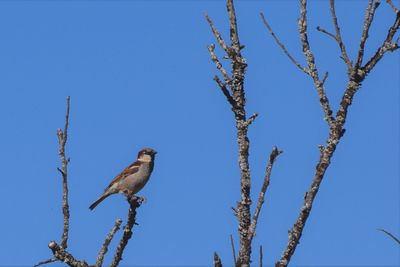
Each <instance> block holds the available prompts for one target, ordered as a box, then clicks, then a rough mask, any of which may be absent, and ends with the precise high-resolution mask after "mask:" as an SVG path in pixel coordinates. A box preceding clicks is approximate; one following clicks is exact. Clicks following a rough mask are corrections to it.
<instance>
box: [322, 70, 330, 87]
mask: <svg viewBox="0 0 400 267" xmlns="http://www.w3.org/2000/svg"><path fill="white" fill-rule="evenodd" d="M328 76H329V73H328V72H325V74H324V78H322V85H324V84H325V82H326V79H328Z"/></svg>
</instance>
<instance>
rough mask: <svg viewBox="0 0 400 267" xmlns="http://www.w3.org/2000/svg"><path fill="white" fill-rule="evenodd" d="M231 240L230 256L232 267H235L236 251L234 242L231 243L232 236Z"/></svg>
mask: <svg viewBox="0 0 400 267" xmlns="http://www.w3.org/2000/svg"><path fill="white" fill-rule="evenodd" d="M230 239H231V248H232V256H233V266H236V262H237V261H236V250H235V242H233V236H232V235H230Z"/></svg>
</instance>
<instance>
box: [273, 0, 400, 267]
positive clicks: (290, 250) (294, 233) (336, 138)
mask: <svg viewBox="0 0 400 267" xmlns="http://www.w3.org/2000/svg"><path fill="white" fill-rule="evenodd" d="M300 4H301V8H300V13H301V18H300V20H299V32H300V36H301V40H302V44H303V51H304V54H305V56H306V58H307V62H308V65H309V69H310V76H311V77H312V78H313V79H314V85H315V87H316V88H317V91H318V92H319V94H320V95H321V93H323V95H324V92H323V91H321V90H319V89H318V86H320V84H319V83H318V80H319V79H318V76H314V77H313V73H314V71H313V69H314V68H315V70H316V67H315V66H314V67H313V66H312V65H313V64H314V63H313V61H314V58H313V55H312V53H311V50H310V48H309V44H308V40H307V35H306V30H307V28H306V25H307V20H306V11H307V8H306V5H307V1H306V0H300ZM333 4H334V3H332V2H331V7H332V6H333ZM377 7H378V3H377V2H376V1H375V0H370V2H369V7H368V8H367V14H366V16H365V21H364V30H363V34H362V40H361V43H360V48H359V49H360V50H359V51H358V56H357V62H359V64H361V62H362V57H363V49H364V46H365V42H366V40H367V38H368V30H369V28H370V26H371V23H372V20H373V15H374V13H375V10H376V8H377ZM332 12H333V14H332V16H333V17H335V16H336V15H335V13H334V10H333V11H332ZM398 20H399V14H398V13H397V14H396V20H395V23H394V24H393V26H392V27H391V28H390V29H389V32H388V36H387V38H386V40H385V43H384V45H385V44H386V45H387V44H388V43H391V41H392V38H393V36H394V34H395V33H396V32H397V30H398V28H399V21H398ZM336 23H337V22H335V21H334V24H336ZM335 27H338V26H336V25H335ZM336 34H337V35H339V31H338V29H336ZM335 37H336V36H335ZM336 38H337V37H336ZM384 45H382V47H381V48H380V49H383V50H384V49H385V48H383V47H384ZM393 50H394V49H393ZM343 51H344V50H343ZM343 51H342V53H344V52H343ZM378 51H382V50H378ZM386 51H389V49H388V50H386ZM386 51H385V52H386ZM377 54H379V56H377V55H375V56H373V59H374V58H377V59H378V60H377V61H374V60H373V59H371V60H370V61H369V63H367V64H366V66H369V69H368V72H369V71H370V70H371V69H372V68H373V67H374V66H375V64H376V63H377V62H378V61H379V59H380V57H382V56H383V53H378V52H377ZM370 62H375V64H374V63H370ZM366 69H367V68H366V67H365V68H364V69H363V68H361V67H359V66H357V63H356V65H355V67H354V68H353V69H352V72H351V75H349V80H348V84H347V86H346V89H345V91H344V94H343V97H342V100H341V102H340V105H339V109H338V111H337V113H336V116H335V118H334V120H333V121H332V123H331V124H330V129H329V136H328V138H327V141H326V145H325V146H323V145H320V146H319V149H320V159H319V161H318V163H317V166H316V171H315V174H314V178H313V180H312V183H311V186H310V189H309V191H308V192H306V194H305V196H304V204H303V206H302V208H301V209H300V214H299V216H298V218H297V221H296V223H295V224H294V225H293V227H292V229H291V230H290V231H289V240H288V244H287V247H286V249H285V251H284V252H283V254H282V257H281V259H280V260H279V261H278V262H277V263H276V264H275V266H276V267H283V266H287V265H288V264H289V262H290V259H291V257H292V255H293V254H294V251H295V249H296V247H297V245H298V243H299V241H300V238H301V235H302V232H303V229H304V227H305V224H306V222H307V219H308V216H309V215H310V212H311V209H312V205H313V202H314V199H315V197H316V195H317V193H318V190H319V187H320V184H321V182H322V180H323V178H324V175H325V172H326V170H327V168H328V167H329V165H330V160H331V158H332V156H333V154H334V152H335V150H336V146H337V145H338V143H339V142H340V140H341V138H342V137H343V134H344V132H345V129H344V125H345V122H346V118H347V112H348V108H349V106H350V105H351V104H352V101H353V98H354V95H355V93H356V92H357V91H358V89H359V88H360V87H361V83H362V82H363V81H364V79H365V77H366V75H367V73H368V72H367V71H366ZM314 75H315V74H314ZM326 77H327V76H326ZM325 79H326V78H324V79H323V82H322V85H323V83H324V82H325ZM321 103H322V104H323V102H322V101H321ZM324 109H325V110H327V108H326V107H325V108H324Z"/></svg>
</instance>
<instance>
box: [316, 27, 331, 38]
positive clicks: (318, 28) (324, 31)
mask: <svg viewBox="0 0 400 267" xmlns="http://www.w3.org/2000/svg"><path fill="white" fill-rule="evenodd" d="M317 31H319V32H322V33H325V34H326V35H328V36H329V37H332V38H333V39H334V40H335V41H336V36H335V35H334V34H333V33H330V32H328V31H327V30H325V29H324V28H322V27H320V26H318V27H317Z"/></svg>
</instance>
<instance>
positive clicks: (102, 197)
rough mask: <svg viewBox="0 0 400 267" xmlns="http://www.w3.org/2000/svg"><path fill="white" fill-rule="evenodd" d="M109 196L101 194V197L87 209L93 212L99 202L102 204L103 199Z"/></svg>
mask: <svg viewBox="0 0 400 267" xmlns="http://www.w3.org/2000/svg"><path fill="white" fill-rule="evenodd" d="M109 195H110V194H103V195H101V197H99V199H97V200H96V201H95V202H93V204H92V205H90V207H89V209H90V210H93V209H94V208H96V206H97V205H99V204H100V202H102V201H103V200H104V199H105V198H107V197H108V196H109Z"/></svg>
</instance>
